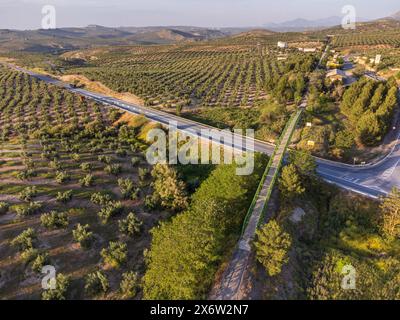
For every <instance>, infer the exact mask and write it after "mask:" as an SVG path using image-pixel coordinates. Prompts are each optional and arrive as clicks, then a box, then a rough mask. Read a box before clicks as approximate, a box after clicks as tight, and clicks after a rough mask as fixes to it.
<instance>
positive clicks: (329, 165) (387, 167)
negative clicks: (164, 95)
mask: <svg viewBox="0 0 400 320" xmlns="http://www.w3.org/2000/svg"><path fill="white" fill-rule="evenodd" d="M8 66H9V67H11V68H13V69H15V70H18V71H21V72H25V73H27V74H29V75H31V76H33V77H35V78H37V79H40V80H42V81H45V82H47V83H50V84H54V85H57V86H60V87H63V88H65V89H67V90H69V91H71V92H74V93H76V94H79V95H82V96H84V97H86V98H89V99H93V100H95V101H97V102H99V103H102V104H106V105H111V106H114V107H117V108H120V109H122V110H124V111H127V112H130V113H133V114H137V115H143V116H145V117H146V118H148V119H149V120H152V121H155V122H158V123H161V124H163V125H169V124H170V122H176V123H177V129H178V130H180V131H183V132H185V133H187V134H189V135H199V134H200V132H201V130H203V129H208V130H209V129H210V128H211V127H210V126H208V125H205V124H201V123H198V122H195V121H192V120H188V119H185V118H181V117H178V116H175V115H172V114H169V113H167V112H163V111H159V110H155V109H152V108H148V107H142V106H139V105H135V104H132V103H127V102H125V101H122V100H119V99H115V98H112V97H109V96H105V95H102V94H99V93H95V92H91V91H88V90H85V89H81V88H73V87H71V86H70V85H69V84H68V83H65V82H62V81H60V80H58V79H54V78H52V77H50V76H47V75H43V74H38V73H35V72H32V71H30V70H26V69H23V68H20V67H17V66H15V65H11V64H8ZM399 125H400V123H399ZM214 129H215V128H214ZM219 132H220V131H219ZM226 135H227V134H226V133H224V132H220V133H219V134H216V135H214V136H213V135H212V136H211V137H210V140H211V139H212V140H213V141H216V142H218V143H219V141H220V139H221V136H222V137H224V136H226ZM236 137H238V138H239V139H238V141H239V142H236V141H235V142H234V143H233V147H234V148H236V149H239V150H245V149H247V150H254V151H257V152H261V153H265V154H268V155H271V154H272V153H273V151H274V148H275V146H274V145H272V144H269V143H267V142H263V141H260V140H255V142H254V148H253V147H251V146H248V145H246V144H245V142H244V141H243V140H244V139H243V137H239V136H237V135H236ZM399 138H400V136H399V137H398V139H397V141H396V143H395V146H394V147H393V150H392V152H391V153H390V154H389V155H388V156H387V157H385V158H384V159H382V160H381V161H379V162H377V163H375V164H370V165H365V166H352V165H346V164H342V163H338V162H332V161H329V160H325V159H320V158H317V159H316V162H317V172H318V174H319V175H320V176H321V177H322V178H323V179H324V180H326V181H327V182H329V183H333V184H335V185H337V186H339V187H341V188H344V189H346V190H351V191H354V192H356V193H359V194H362V195H365V196H367V197H371V198H379V197H380V196H385V195H387V194H388V193H389V192H390V191H391V190H392V188H393V187H400V166H399V164H400V143H399Z"/></svg>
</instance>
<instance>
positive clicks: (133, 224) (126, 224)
mask: <svg viewBox="0 0 400 320" xmlns="http://www.w3.org/2000/svg"><path fill="white" fill-rule="evenodd" d="M142 224H143V222H142V221H140V220H139V219H138V218H137V217H136V215H135V213H134V212H130V213H129V214H128V216H127V217H126V219H122V220H119V221H118V226H119V231H120V232H121V233H122V234H125V235H127V236H129V237H133V236H135V235H138V234H140V230H141V226H142Z"/></svg>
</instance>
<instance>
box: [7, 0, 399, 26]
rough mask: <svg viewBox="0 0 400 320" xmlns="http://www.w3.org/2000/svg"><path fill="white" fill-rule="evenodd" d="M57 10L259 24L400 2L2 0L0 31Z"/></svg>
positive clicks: (96, 19)
mask: <svg viewBox="0 0 400 320" xmlns="http://www.w3.org/2000/svg"><path fill="white" fill-rule="evenodd" d="M44 5H53V6H54V7H55V9H56V23H57V25H56V26H57V27H59V28H61V27H82V26H87V25H90V24H98V25H103V26H109V27H118V26H168V25H170V26H173V25H175V26H177V25H190V26H199V27H250V26H251V27H255V26H262V25H263V24H266V23H271V22H282V21H288V20H292V19H296V18H304V19H311V20H313V19H320V18H327V17H331V16H341V15H342V14H341V10H342V8H343V6H345V5H353V6H354V7H355V8H356V12H357V15H358V16H359V17H362V18H363V19H373V18H381V17H386V16H388V15H391V14H393V13H395V12H397V11H400V1H399V0H379V1H377V0H140V1H139V0H0V29H38V28H40V27H41V21H42V19H43V14H42V12H41V11H42V7H43V6H44Z"/></svg>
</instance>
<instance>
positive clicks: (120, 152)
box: [115, 148, 128, 157]
mask: <svg viewBox="0 0 400 320" xmlns="http://www.w3.org/2000/svg"><path fill="white" fill-rule="evenodd" d="M115 153H116V154H117V156H118V157H126V156H127V155H128V153H127V152H126V150H125V149H121V148H120V149H117V151H116V152H115Z"/></svg>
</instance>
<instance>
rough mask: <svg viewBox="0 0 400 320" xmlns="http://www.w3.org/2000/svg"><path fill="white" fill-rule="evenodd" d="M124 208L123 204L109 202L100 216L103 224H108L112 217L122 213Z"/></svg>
mask: <svg viewBox="0 0 400 320" xmlns="http://www.w3.org/2000/svg"><path fill="white" fill-rule="evenodd" d="M122 210H123V206H122V203H121V202H109V203H107V204H106V206H105V207H104V208H102V209H101V210H100V211H99V213H98V215H99V217H100V220H101V222H102V223H103V224H107V222H108V221H109V220H110V218H111V217H113V216H115V215H117V214H119V213H121V212H122Z"/></svg>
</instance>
